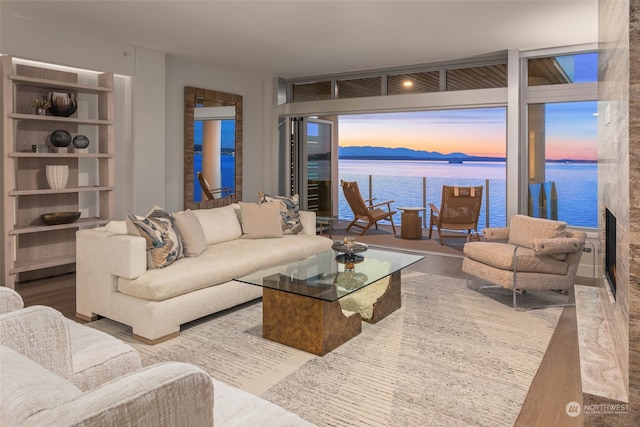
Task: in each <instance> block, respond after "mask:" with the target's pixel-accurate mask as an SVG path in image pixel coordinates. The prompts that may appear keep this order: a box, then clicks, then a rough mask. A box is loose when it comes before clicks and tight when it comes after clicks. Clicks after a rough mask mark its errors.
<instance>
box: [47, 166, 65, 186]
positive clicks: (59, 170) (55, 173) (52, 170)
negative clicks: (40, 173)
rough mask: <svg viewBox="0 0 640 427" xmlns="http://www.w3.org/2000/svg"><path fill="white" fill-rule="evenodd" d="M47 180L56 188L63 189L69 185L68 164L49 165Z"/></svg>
mask: <svg viewBox="0 0 640 427" xmlns="http://www.w3.org/2000/svg"><path fill="white" fill-rule="evenodd" d="M46 172H47V182H48V183H49V187H51V188H52V189H54V190H61V189H63V188H65V187H66V186H67V181H68V180H69V166H68V165H47V167H46Z"/></svg>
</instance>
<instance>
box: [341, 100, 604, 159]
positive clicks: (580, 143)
mask: <svg viewBox="0 0 640 427" xmlns="http://www.w3.org/2000/svg"><path fill="white" fill-rule="evenodd" d="M596 111H597V104H596V102H581V103H562V104H547V108H546V129H545V133H546V139H547V145H546V149H547V154H546V156H547V158H548V159H565V158H569V159H575V160H595V159H597V152H596V136H597V128H596V126H597V117H596V116H594V113H595V112H596ZM339 138H340V141H339V142H340V146H344V147H347V146H367V145H368V146H374V147H404V148H411V149H414V150H424V151H438V152H440V153H443V154H448V153H451V152H463V153H466V154H469V155H476V156H494V157H505V153H506V109H505V108H502V107H500V108H483V109H467V110H448V111H426V112H411V113H386V114H364V115H345V116H340V128H339Z"/></svg>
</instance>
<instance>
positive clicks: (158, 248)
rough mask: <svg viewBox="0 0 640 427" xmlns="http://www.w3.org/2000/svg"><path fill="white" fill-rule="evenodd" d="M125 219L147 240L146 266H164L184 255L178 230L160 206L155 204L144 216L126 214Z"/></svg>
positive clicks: (151, 267) (152, 267)
mask: <svg viewBox="0 0 640 427" xmlns="http://www.w3.org/2000/svg"><path fill="white" fill-rule="evenodd" d="M127 219H128V221H129V222H130V223H131V224H132V225H133V227H135V229H136V231H137V232H138V233H139V234H140V236H142V237H144V239H145V240H146V241H147V268H149V269H154V268H164V267H167V266H169V265H171V264H173V263H174V262H175V261H177V260H178V259H180V258H182V257H183V256H184V254H183V251H184V248H183V246H182V239H181V237H180V232H179V231H178V228H177V227H176V226H175V223H174V222H173V218H171V215H169V214H168V213H167V212H165V211H164V210H163V209H162V208H159V207H157V206H155V207H154V208H153V209H152V210H151V212H149V213H148V214H147V216H146V217H140V216H136V215H132V214H127Z"/></svg>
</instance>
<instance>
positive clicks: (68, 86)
mask: <svg viewBox="0 0 640 427" xmlns="http://www.w3.org/2000/svg"><path fill="white" fill-rule="evenodd" d="M9 79H10V80H13V81H14V83H15V84H17V85H23V86H35V87H41V88H43V89H63V90H70V91H77V92H82V93H108V92H112V91H113V90H112V89H111V88H110V87H101V86H91V85H83V84H79V83H68V82H60V81H55V80H48V79H40V78H36V77H25V76H19V75H16V74H12V75H10V76H9Z"/></svg>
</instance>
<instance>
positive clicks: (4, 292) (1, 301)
mask: <svg viewBox="0 0 640 427" xmlns="http://www.w3.org/2000/svg"><path fill="white" fill-rule="evenodd" d="M21 308H24V302H23V301H22V297H21V296H20V294H19V293H17V292H16V291H14V290H13V289H11V288H7V287H6V286H0V314H4V313H8V312H10V311H14V310H20V309H21Z"/></svg>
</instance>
